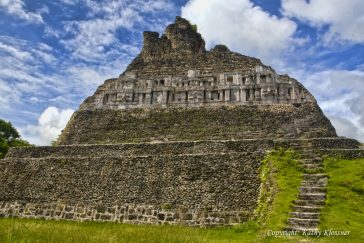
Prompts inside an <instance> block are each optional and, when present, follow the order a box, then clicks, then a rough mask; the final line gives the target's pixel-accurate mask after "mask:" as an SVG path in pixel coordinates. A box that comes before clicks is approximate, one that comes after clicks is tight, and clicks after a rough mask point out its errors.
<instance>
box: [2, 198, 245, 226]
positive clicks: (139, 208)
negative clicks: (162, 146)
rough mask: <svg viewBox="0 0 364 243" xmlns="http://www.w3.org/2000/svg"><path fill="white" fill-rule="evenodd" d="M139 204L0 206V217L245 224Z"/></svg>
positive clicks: (230, 215)
mask: <svg viewBox="0 0 364 243" xmlns="http://www.w3.org/2000/svg"><path fill="white" fill-rule="evenodd" d="M168 206H169V205H164V206H162V207H164V208H161V207H158V206H155V205H143V204H121V205H113V206H104V205H102V206H95V205H94V206H90V205H85V204H70V203H67V202H58V203H43V204H35V203H19V202H11V203H0V217H20V218H33V219H54V220H74V221H80V222H86V221H100V222H116V223H132V224H168V225H176V224H180V225H187V226H202V227H206V226H220V225H233V224H236V223H241V222H246V221H247V220H248V218H249V216H250V213H249V212H239V211H229V212H211V211H210V212H209V211H207V210H206V209H201V208H198V207H196V208H193V209H191V208H183V207H181V208H178V209H172V208H168Z"/></svg>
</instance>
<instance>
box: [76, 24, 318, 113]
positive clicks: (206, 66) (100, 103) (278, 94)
mask: <svg viewBox="0 0 364 243" xmlns="http://www.w3.org/2000/svg"><path fill="white" fill-rule="evenodd" d="M303 102H315V99H314V97H313V96H312V95H311V94H310V93H309V92H308V91H307V90H306V89H305V88H304V87H303V86H302V84H300V83H299V82H298V81H297V80H295V79H293V78H290V77H289V76H287V75H279V74H277V73H276V72H275V71H274V70H273V69H272V68H271V67H269V66H266V65H264V64H263V63H262V62H261V61H260V60H259V59H256V58H252V57H248V56H244V55H241V54H239V53H235V52H231V51H230V50H229V49H228V48H227V47H226V46H223V45H217V46H215V47H214V48H213V49H211V50H210V51H206V49H205V42H204V40H203V39H202V37H201V35H200V34H199V33H198V32H197V31H196V28H195V27H194V26H192V25H191V24H190V23H189V22H188V21H187V20H186V19H183V18H180V17H176V22H175V23H173V24H170V25H169V26H168V27H167V28H166V30H165V34H163V35H162V36H159V34H158V33H157V32H149V31H146V32H144V45H143V48H142V51H141V53H140V54H139V55H138V56H137V57H136V58H135V59H134V60H133V61H132V63H131V64H130V65H129V66H128V67H127V70H126V71H125V72H124V73H123V74H121V75H120V76H119V78H117V79H109V80H106V81H105V83H104V84H103V85H101V86H100V87H99V88H98V89H97V91H96V92H95V94H94V95H93V96H91V97H89V98H87V99H86V100H85V101H84V103H83V104H82V105H81V107H80V109H81V110H94V109H128V108H150V107H161V108H166V107H199V106H219V105H260V104H297V103H303Z"/></svg>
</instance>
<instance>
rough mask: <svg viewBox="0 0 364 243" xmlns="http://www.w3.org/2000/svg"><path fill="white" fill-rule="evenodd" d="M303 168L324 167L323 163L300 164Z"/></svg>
mask: <svg viewBox="0 0 364 243" xmlns="http://www.w3.org/2000/svg"><path fill="white" fill-rule="evenodd" d="M302 166H303V168H306V169H324V166H323V165H320V164H312V163H311V164H302Z"/></svg>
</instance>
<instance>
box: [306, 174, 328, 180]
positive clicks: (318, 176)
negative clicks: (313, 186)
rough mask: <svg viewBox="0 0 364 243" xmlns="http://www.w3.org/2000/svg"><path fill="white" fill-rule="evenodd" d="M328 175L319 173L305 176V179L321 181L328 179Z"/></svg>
mask: <svg viewBox="0 0 364 243" xmlns="http://www.w3.org/2000/svg"><path fill="white" fill-rule="evenodd" d="M327 177H328V176H327V174H325V173H317V174H304V175H303V179H304V180H319V179H323V178H327Z"/></svg>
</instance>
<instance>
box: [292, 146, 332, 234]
mask: <svg viewBox="0 0 364 243" xmlns="http://www.w3.org/2000/svg"><path fill="white" fill-rule="evenodd" d="M295 149H301V151H302V152H303V153H301V154H302V158H301V159H300V163H301V165H302V166H303V168H304V171H305V174H304V175H303V180H302V182H301V186H300V188H299V194H298V198H297V200H295V201H294V202H293V206H292V212H290V216H291V217H290V218H289V219H288V227H287V230H295V231H300V232H302V231H317V230H318V225H319V223H320V212H321V209H322V208H323V207H324V205H325V199H326V185H327V175H326V174H325V173H324V166H323V161H322V158H321V157H319V156H317V155H316V154H315V152H314V151H312V150H309V151H307V150H306V151H305V148H302V147H300V146H296V147H295Z"/></svg>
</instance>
